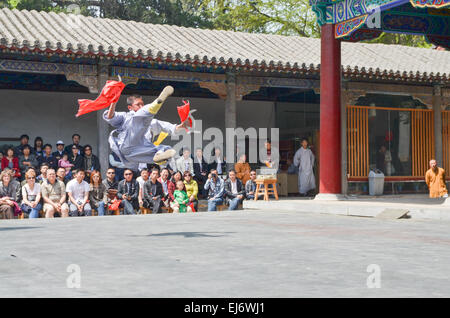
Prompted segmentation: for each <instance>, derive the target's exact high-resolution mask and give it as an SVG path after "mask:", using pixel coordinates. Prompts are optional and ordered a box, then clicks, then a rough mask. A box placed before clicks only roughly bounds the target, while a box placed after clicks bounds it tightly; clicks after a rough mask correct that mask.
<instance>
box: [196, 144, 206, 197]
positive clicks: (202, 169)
mask: <svg viewBox="0 0 450 318" xmlns="http://www.w3.org/2000/svg"><path fill="white" fill-rule="evenodd" d="M207 176H208V164H207V163H206V161H205V158H203V150H202V148H197V150H196V151H195V157H194V180H195V181H197V184H198V187H199V190H203V186H204V185H205V182H206V180H207V179H208V177H207ZM200 193H201V191H200ZM202 195H203V193H202Z"/></svg>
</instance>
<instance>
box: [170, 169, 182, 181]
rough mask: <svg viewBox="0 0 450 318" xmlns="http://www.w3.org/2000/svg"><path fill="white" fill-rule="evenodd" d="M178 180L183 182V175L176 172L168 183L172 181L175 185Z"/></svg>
mask: <svg viewBox="0 0 450 318" xmlns="http://www.w3.org/2000/svg"><path fill="white" fill-rule="evenodd" d="M180 180H181V181H183V174H182V173H181V172H180V171H177V172H175V173H174V174H173V175H172V179H171V180H170V181H172V182H173V184H176V183H177V182H178V181H180Z"/></svg>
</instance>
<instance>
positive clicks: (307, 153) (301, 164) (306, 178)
mask: <svg viewBox="0 0 450 318" xmlns="http://www.w3.org/2000/svg"><path fill="white" fill-rule="evenodd" d="M314 159H315V158H314V154H313V153H312V151H311V150H310V149H304V148H303V147H302V148H300V149H299V150H297V152H296V153H295V155H294V165H295V166H297V167H298V191H299V192H300V193H301V194H306V193H307V192H308V191H310V190H313V189H315V188H316V180H315V178H314V172H313V167H314Z"/></svg>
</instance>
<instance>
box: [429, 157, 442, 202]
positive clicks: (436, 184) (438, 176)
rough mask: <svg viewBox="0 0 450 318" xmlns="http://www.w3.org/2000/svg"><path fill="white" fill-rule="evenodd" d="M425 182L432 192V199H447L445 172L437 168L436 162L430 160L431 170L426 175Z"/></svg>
mask: <svg viewBox="0 0 450 318" xmlns="http://www.w3.org/2000/svg"><path fill="white" fill-rule="evenodd" d="M425 182H426V183H427V186H428V189H429V190H430V198H441V197H443V196H445V197H447V187H446V185H445V170H444V169H442V168H439V167H438V166H437V163H436V160H434V159H433V160H430V169H428V171H427V173H426V174H425Z"/></svg>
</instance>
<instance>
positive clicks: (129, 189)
mask: <svg viewBox="0 0 450 318" xmlns="http://www.w3.org/2000/svg"><path fill="white" fill-rule="evenodd" d="M133 175H134V173H133V171H132V170H131V169H128V168H127V169H125V171H124V173H123V176H124V179H123V180H122V181H120V182H119V187H118V192H117V198H118V199H119V200H122V202H121V203H120V207H121V208H123V212H122V214H126V215H128V214H136V211H135V210H138V209H139V183H138V182H137V181H136V180H135V179H134V178H133Z"/></svg>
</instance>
